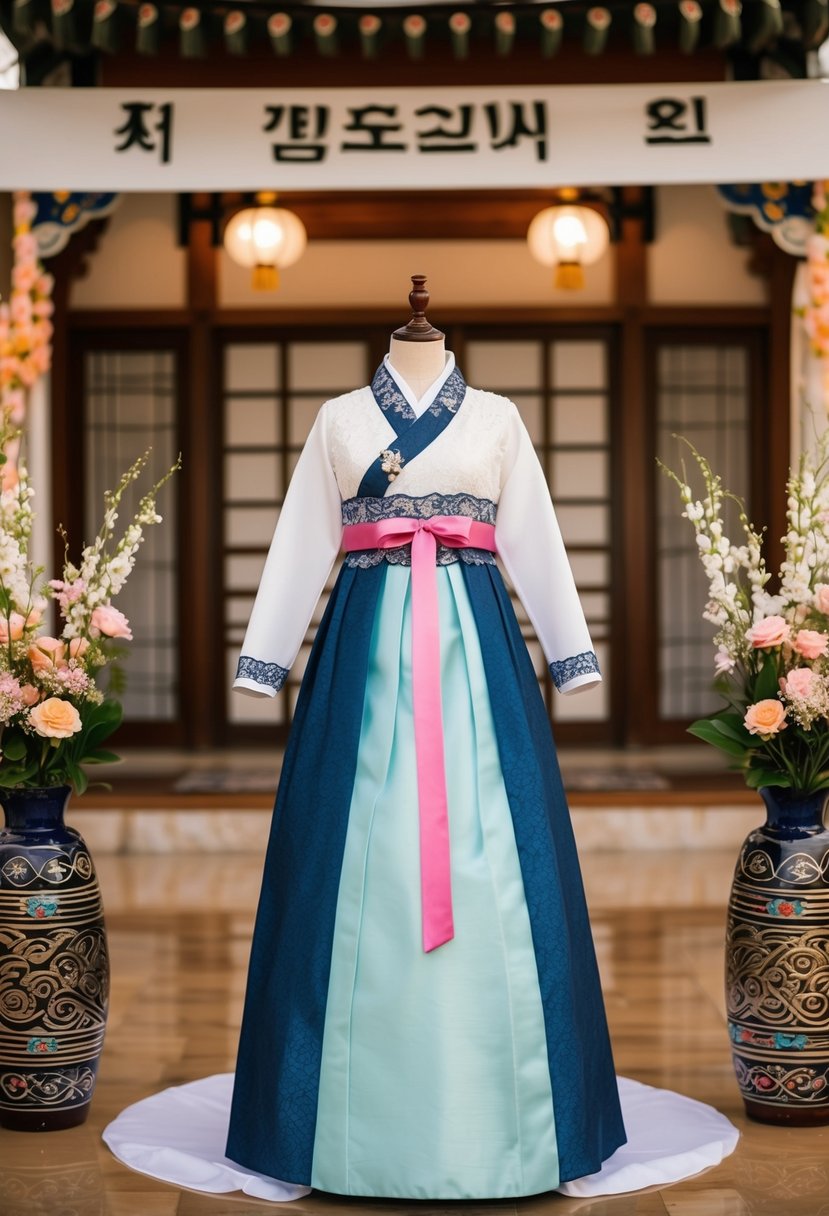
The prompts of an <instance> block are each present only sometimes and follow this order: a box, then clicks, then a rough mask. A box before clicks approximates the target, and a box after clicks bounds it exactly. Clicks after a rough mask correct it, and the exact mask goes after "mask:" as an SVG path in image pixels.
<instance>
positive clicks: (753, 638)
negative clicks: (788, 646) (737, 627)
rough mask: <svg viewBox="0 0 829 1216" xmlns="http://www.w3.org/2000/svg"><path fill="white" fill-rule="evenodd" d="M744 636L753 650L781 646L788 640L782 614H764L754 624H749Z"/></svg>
mask: <svg viewBox="0 0 829 1216" xmlns="http://www.w3.org/2000/svg"><path fill="white" fill-rule="evenodd" d="M746 637H747V638H748V640H749V642H751V644H752V646H753V647H754V649H755V650H765V649H767V648H769V647H772V646H782V645H783V643H784V642H788V640H789V626H788V625H787V624H786V622H785V621H784V620H783V618H782V616H766V617H763V619H762V620H761V621H758V622H757V624H756V625H752V626H751V628H750V629H749V631H748V633H747V634H746Z"/></svg>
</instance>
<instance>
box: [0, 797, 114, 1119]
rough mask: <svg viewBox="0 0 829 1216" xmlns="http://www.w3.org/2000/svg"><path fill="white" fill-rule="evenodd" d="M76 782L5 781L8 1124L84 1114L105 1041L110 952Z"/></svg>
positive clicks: (0, 877)
mask: <svg viewBox="0 0 829 1216" xmlns="http://www.w3.org/2000/svg"><path fill="white" fill-rule="evenodd" d="M70 793H71V790H70V788H69V787H68V786H52V787H50V788H47V789H14V790H0V803H2V806H3V810H4V811H5V816H6V826H5V827H4V828H3V829H2V830H0V1126H2V1127H6V1128H10V1129H13V1130H17V1131H55V1130H58V1129H60V1128H65V1127H75V1126H76V1125H77V1124H79V1123H83V1121H84V1119H85V1118H86V1116H87V1114H88V1113H89V1103H90V1101H91V1098H92V1092H93V1089H94V1087H95V1077H96V1074H97V1069H98V1059H99V1057H100V1054H101V1049H102V1047H103V1041H104V1029H105V1026H106V1015H107V1005H108V995H109V960H108V955H107V944H106V936H105V932H104V914H103V908H102V906H101V893H100V890H99V887H98V880H97V878H96V876H95V869H94V866H93V864H92V859H91V857H90V856H89V851H88V850H87V847H86V845H85V844H84V842H83V840H82V839H81V837H80V835H79V833H78V832H76V831H75V830H74V829H73V828H68V827H66V826H65V824H64V822H63V816H64V811H65V809H66V804H67V802H68V800H69V795H70Z"/></svg>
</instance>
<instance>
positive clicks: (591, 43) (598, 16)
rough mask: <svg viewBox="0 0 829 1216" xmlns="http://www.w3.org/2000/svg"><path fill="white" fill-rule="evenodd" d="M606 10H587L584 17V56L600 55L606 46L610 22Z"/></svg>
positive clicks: (610, 19) (596, 8)
mask: <svg viewBox="0 0 829 1216" xmlns="http://www.w3.org/2000/svg"><path fill="white" fill-rule="evenodd" d="M612 20H613V19H612V17H611V15H610V12H609V10H608V9H606V8H599V7H598V6H597V7H595V8H589V9H588V10H587V12H586V13H585V17H584V41H583V45H584V53H585V54H586V55H601V53H602V51H603V50H604V48H605V47H606V45H607V38H608V34H609V33H610V25H611V21H612Z"/></svg>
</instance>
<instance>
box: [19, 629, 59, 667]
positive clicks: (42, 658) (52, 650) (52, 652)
mask: <svg viewBox="0 0 829 1216" xmlns="http://www.w3.org/2000/svg"><path fill="white" fill-rule="evenodd" d="M26 653H27V654H28V656H29V662H30V663H31V665H32V669H33V671H53V670H54V669H55V668H56V667H63V666H64V665H65V663H66V643H65V642H62V641H61V640H60V638H50V637H48V636H47V637H43V638H38V639H37V641H36V642H32V644H31V646H30V647H29V649H28V650H27V651H26Z"/></svg>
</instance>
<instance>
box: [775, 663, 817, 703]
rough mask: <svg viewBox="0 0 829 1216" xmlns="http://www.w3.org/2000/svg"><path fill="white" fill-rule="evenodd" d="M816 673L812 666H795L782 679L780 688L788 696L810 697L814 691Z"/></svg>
mask: <svg viewBox="0 0 829 1216" xmlns="http://www.w3.org/2000/svg"><path fill="white" fill-rule="evenodd" d="M814 678H815V673H814V672H813V671H812V669H811V667H795V668H794V669H793V670H792V671H790V672H789V674H788V675H787V676H786V678H785V680H781V681H780V690H781V692H783V693H784V694H785V695H786V696H787V697H808V696H809V694H810V693H811V691H812V683H813V681H814Z"/></svg>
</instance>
